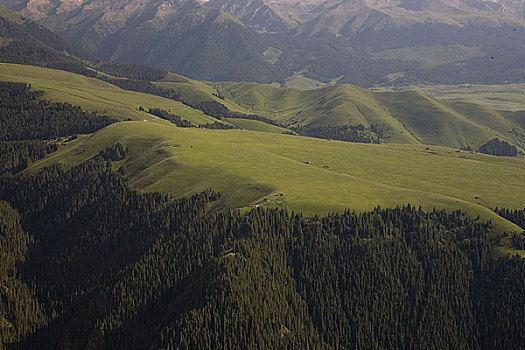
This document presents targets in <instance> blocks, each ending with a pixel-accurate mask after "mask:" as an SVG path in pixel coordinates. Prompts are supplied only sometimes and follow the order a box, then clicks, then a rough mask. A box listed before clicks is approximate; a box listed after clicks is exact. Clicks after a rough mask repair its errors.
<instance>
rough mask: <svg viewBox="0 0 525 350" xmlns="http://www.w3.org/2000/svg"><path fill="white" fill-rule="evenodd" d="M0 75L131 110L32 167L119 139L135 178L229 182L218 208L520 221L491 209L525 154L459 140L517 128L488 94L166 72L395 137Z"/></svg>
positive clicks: (204, 87) (246, 105) (22, 72)
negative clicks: (442, 212)
mask: <svg viewBox="0 0 525 350" xmlns="http://www.w3.org/2000/svg"><path fill="white" fill-rule="evenodd" d="M0 80H3V81H23V82H27V83H29V84H31V85H32V86H33V88H35V89H38V90H44V91H45V95H44V97H45V98H48V99H51V100H54V101H57V102H69V103H72V104H75V105H80V106H82V107H83V108H85V109H87V110H97V111H99V112H106V113H107V114H108V115H112V116H115V117H118V118H120V119H128V118H131V119H132V121H125V122H120V123H116V124H113V125H111V126H109V127H106V128H104V129H102V130H100V131H98V132H96V133H94V134H91V135H80V137H79V138H78V139H77V140H75V141H70V142H64V143H62V144H61V146H60V148H59V150H58V151H57V152H55V153H53V154H51V155H50V156H48V157H47V158H45V159H43V160H42V161H39V162H36V163H34V164H32V166H31V167H30V168H29V169H28V170H27V171H30V172H31V171H36V170H38V169H40V168H41V167H44V166H46V165H49V164H52V163H55V162H60V163H63V164H65V165H66V166H73V165H76V164H79V163H80V162H82V161H84V160H86V159H88V158H90V157H93V156H94V155H96V154H97V153H98V152H99V151H100V150H101V149H104V148H105V147H108V146H111V145H113V144H114V143H116V142H120V143H122V144H123V145H124V146H126V147H129V148H130V150H131V154H130V155H129V156H128V158H126V159H125V160H124V161H121V162H117V163H115V164H114V167H115V169H117V168H118V167H120V166H121V165H125V167H126V169H127V175H126V176H127V177H128V180H129V183H130V184H131V186H132V187H133V188H134V189H136V190H140V191H148V192H151V191H161V192H167V193H169V194H171V195H174V196H176V197H183V196H188V195H191V194H194V193H196V192H200V191H203V190H206V189H210V188H211V189H213V190H215V191H218V192H220V193H221V194H222V197H221V199H220V200H219V201H218V202H217V203H216V204H215V209H241V210H246V209H249V208H253V207H257V206H262V207H276V208H283V209H284V208H285V209H289V210H294V211H299V212H302V213H304V214H305V215H314V214H319V215H323V214H328V213H334V212H341V211H343V210H345V209H348V208H350V209H352V210H356V211H367V210H370V209H372V208H374V207H376V206H378V205H379V206H382V207H395V206H398V205H404V204H408V203H410V204H413V205H417V206H419V205H421V206H422V207H423V208H424V209H427V210H432V209H433V208H439V209H441V208H444V209H448V210H452V209H462V210H464V211H466V212H468V213H470V214H472V215H474V216H477V215H479V216H480V217H481V219H483V220H492V222H493V223H494V225H495V228H496V229H497V231H498V232H504V231H517V230H519V228H518V227H517V226H515V225H514V224H512V223H510V222H508V221H506V220H504V219H502V218H501V217H499V216H498V215H496V214H495V213H494V212H493V211H492V209H493V208H494V207H496V206H498V207H507V208H523V206H524V202H523V198H525V186H523V178H525V158H524V157H523V156H519V157H517V158H505V157H494V156H488V155H481V154H477V153H473V152H467V151H460V150H458V148H456V146H457V145H463V144H469V143H471V142H482V141H483V140H484V138H490V137H492V136H497V135H507V134H508V128H514V130H520V129H519V127H520V125H522V124H520V123H519V120H522V119H523V118H522V117H521V116H520V115H518V114H515V115H513V118H514V119H510V118H507V117H504V116H502V115H501V114H499V113H497V112H494V111H493V110H491V109H488V108H487V107H486V106H483V105H474V104H469V103H449V102H443V101H441V100H437V99H435V98H432V97H429V96H428V95H424V94H421V93H419V92H403V93H394V92H377V93H373V92H370V91H367V90H363V89H360V88H356V87H352V86H348V85H345V86H334V87H327V88H323V89H318V90H296V89H279V88H275V87H272V86H269V85H259V84H252V83H222V84H213V85H212V84H208V83H203V82H196V81H192V80H191V79H188V78H185V77H182V76H178V75H169V76H168V77H167V79H166V80H167V81H165V82H162V83H159V84H162V85H163V86H165V87H172V88H175V87H178V89H179V91H180V93H181V94H183V95H184V96H183V97H185V98H187V97H188V96H189V95H190V94H191V95H192V96H193V97H194V98H195V99H196V100H199V99H214V100H221V101H225V102H224V103H225V104H228V105H229V106H237V107H235V110H238V111H247V112H250V113H259V114H261V115H264V116H267V117H272V118H274V119H275V120H277V121H280V122H297V123H298V124H302V123H304V124H309V125H313V126H315V125H330V124H334V125H341V124H346V123H348V122H349V121H352V122H354V123H356V122H357V123H362V124H365V125H371V124H373V123H379V122H380V121H383V122H384V123H388V125H389V126H390V129H389V130H390V138H389V139H387V141H389V142H390V143H383V144H380V145H370V144H357V143H345V142H339V141H329V140H321V139H313V138H306V137H301V136H297V135H284V134H283V132H284V131H286V129H283V128H280V127H275V126H272V125H269V124H266V123H262V122H260V121H255V120H243V119H229V120H227V121H228V122H229V123H232V124H235V125H237V126H238V127H239V128H240V129H237V130H206V129H198V128H178V127H176V126H174V125H173V124H171V123H169V122H167V121H164V120H161V119H159V118H157V117H155V116H153V115H150V114H147V113H145V112H141V111H139V110H138V107H139V106H143V107H145V108H149V107H158V108H162V109H165V110H169V111H171V112H172V113H175V114H178V115H181V116H182V117H183V118H185V119H188V120H191V121H192V122H194V123H196V124H200V123H206V122H212V121H214V120H215V119H213V118H210V117H207V116H205V115H203V114H202V113H201V112H200V111H196V110H193V109H191V108H188V107H187V106H185V105H183V104H181V103H179V102H176V101H172V100H168V99H164V98H160V97H156V96H151V95H147V94H141V93H135V92H129V91H125V90H122V89H120V88H118V87H115V86H113V85H111V84H108V83H105V82H102V81H99V80H97V79H92V78H86V77H84V76H80V75H76V74H72V73H66V72H62V71H57V70H52V69H44V68H37V67H29V66H19V65H12V64H0ZM199 96H200V97H199ZM218 96H220V97H218ZM383 125H384V124H383ZM522 126H523V125H522ZM515 137H518V136H516V135H515ZM429 141H430V142H429ZM425 143H435V144H452V145H453V146H455V148H447V147H442V146H433V145H432V146H429V145H425Z"/></svg>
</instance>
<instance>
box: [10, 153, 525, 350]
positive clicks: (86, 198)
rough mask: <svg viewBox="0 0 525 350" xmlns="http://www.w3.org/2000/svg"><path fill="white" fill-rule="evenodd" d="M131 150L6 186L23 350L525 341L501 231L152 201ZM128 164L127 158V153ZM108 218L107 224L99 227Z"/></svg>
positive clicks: (462, 222)
mask: <svg viewBox="0 0 525 350" xmlns="http://www.w3.org/2000/svg"><path fill="white" fill-rule="evenodd" d="M128 152H129V151H128V150H126V149H125V148H124V147H123V146H122V145H119V144H117V145H115V146H114V147H110V148H109V149H106V150H102V152H101V153H100V154H99V155H98V156H96V157H94V158H92V159H91V160H88V161H87V162H85V163H83V164H81V165H79V166H76V167H73V168H71V169H69V170H67V169H64V168H63V167H61V166H59V165H56V166H51V167H48V168H45V169H43V170H42V171H40V172H39V173H36V174H34V175H29V174H24V175H21V174H20V175H18V176H12V175H9V176H4V177H3V178H2V180H1V181H0V196H1V197H0V215H1V219H0V223H1V225H0V228H1V234H0V244H1V249H2V252H6V254H2V256H1V260H0V273H1V275H0V281H1V284H2V289H1V291H0V292H1V293H2V297H1V299H0V300H1V303H0V315H1V317H2V318H1V319H0V322H1V323H0V325H1V328H0V334H1V335H2V342H3V343H4V344H11V346H12V347H13V348H25V349H34V348H49V349H57V348H93V347H96V348H108V349H109V348H111V349H114V348H121V349H123V348H160V347H163V348H183V349H185V348H186V349H194V348H290V349H292V348H294V349H306V348H311V349H314V348H319V349H326V348H334V349H335V348H347V349H353V348H355V349H371V348H378V349H379V348H407V349H422V348H435V349H442V348H457V349H478V348H483V349H495V348H500V349H520V348H521V347H522V345H523V344H524V343H525V338H524V335H525V329H524V328H523V327H524V323H523V322H519V320H523V319H525V309H524V307H523V300H525V291H524V290H523V288H522V286H523V283H524V282H525V281H524V278H525V260H523V259H521V258H518V257H511V256H509V257H504V258H499V259H496V258H495V257H494V256H493V254H492V244H493V242H492V240H493V238H491V237H493V236H492V235H491V234H490V233H491V225H490V223H484V222H481V221H480V220H479V219H477V218H470V217H468V216H467V215H466V214H463V213H461V212H453V213H446V212H444V211H433V212H424V211H422V210H421V209H420V208H417V207H413V206H406V207H400V208H395V209H381V208H377V209H375V210H374V211H372V212H369V213H363V214H356V213H353V212H352V211H346V212H344V213H342V214H336V215H331V216H328V217H322V218H321V217H312V218H306V217H303V216H301V215H300V214H294V213H289V212H286V211H282V210H268V209H267V210H264V209H260V208H259V209H254V210H252V211H250V212H248V213H245V214H242V213H240V212H237V211H230V212H214V211H210V210H209V208H210V204H211V203H212V202H213V201H214V200H215V199H217V198H218V194H216V193H214V192H212V191H207V192H204V193H201V194H198V195H194V196H193V197H190V198H183V199H177V200H175V199H173V198H170V197H169V196H167V195H163V194H160V193H152V194H139V193H136V192H134V191H132V190H130V189H129V187H128V185H127V184H126V181H125V179H124V178H123V177H122V176H121V175H119V174H118V173H115V172H113V171H112V169H111V164H110V163H109V162H108V161H106V159H109V160H110V159H115V160H120V159H122V157H126V155H127V153H128ZM111 154H114V157H112V156H111ZM95 218H96V219H95Z"/></svg>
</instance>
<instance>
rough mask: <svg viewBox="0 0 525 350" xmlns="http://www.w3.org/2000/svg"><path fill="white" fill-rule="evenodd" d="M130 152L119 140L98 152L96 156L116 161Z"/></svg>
mask: <svg viewBox="0 0 525 350" xmlns="http://www.w3.org/2000/svg"><path fill="white" fill-rule="evenodd" d="M129 153H130V150H129V147H124V146H123V145H122V144H121V143H120V142H117V143H115V144H114V145H111V146H109V147H106V148H105V149H104V150H102V151H99V152H98V156H99V157H101V158H102V159H104V160H105V161H113V162H118V161H120V160H123V159H124V158H126V157H127V156H128V154H129Z"/></svg>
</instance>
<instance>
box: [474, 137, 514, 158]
mask: <svg viewBox="0 0 525 350" xmlns="http://www.w3.org/2000/svg"><path fill="white" fill-rule="evenodd" d="M479 151H480V152H481V153H485V154H491V155H494V156H505V157H516V156H517V155H518V149H517V148H516V146H513V145H511V144H509V143H508V142H507V141H505V140H500V139H498V138H495V139H492V140H490V141H488V142H487V143H484V144H483V145H481V146H480V147H479Z"/></svg>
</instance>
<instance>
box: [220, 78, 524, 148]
mask: <svg viewBox="0 0 525 350" xmlns="http://www.w3.org/2000/svg"><path fill="white" fill-rule="evenodd" d="M216 86H217V88H218V91H219V92H220V93H221V94H222V95H224V96H225V97H226V99H229V100H232V101H234V102H235V103H237V104H239V105H241V106H243V107H245V108H246V109H249V110H251V111H253V112H254V113H258V114H261V115H264V116H266V117H269V118H273V119H275V120H277V121H279V122H281V123H292V124H302V125H306V126H310V127H316V126H322V125H345V124H352V125H356V124H363V125H365V126H370V125H378V126H381V127H383V128H384V130H385V133H384V141H385V142H389V143H420V144H432V145H440V146H447V147H455V148H456V147H457V148H459V147H465V148H466V147H472V148H474V149H476V148H477V147H479V146H480V145H482V144H483V143H485V142H487V141H489V140H490V139H492V138H494V137H499V138H502V139H505V140H508V141H510V142H512V143H514V144H516V145H518V146H521V147H523V146H524V145H523V140H524V139H525V136H524V134H523V130H522V129H521V127H520V126H519V123H516V121H515V120H513V119H511V118H507V117H506V116H505V114H503V113H501V112H498V111H495V110H492V109H490V108H489V107H488V106H486V105H475V104H469V103H453V102H448V101H442V100H438V99H436V98H433V97H430V96H428V95H425V94H423V93H420V92H413V91H406V92H373V91H369V90H364V89H361V88H358V87H355V86H351V85H341V86H331V87H324V88H320V89H313V90H297V89H281V88H277V87H274V86H271V85H261V84H256V83H221V84H217V85H216ZM516 132H517V134H516Z"/></svg>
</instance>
